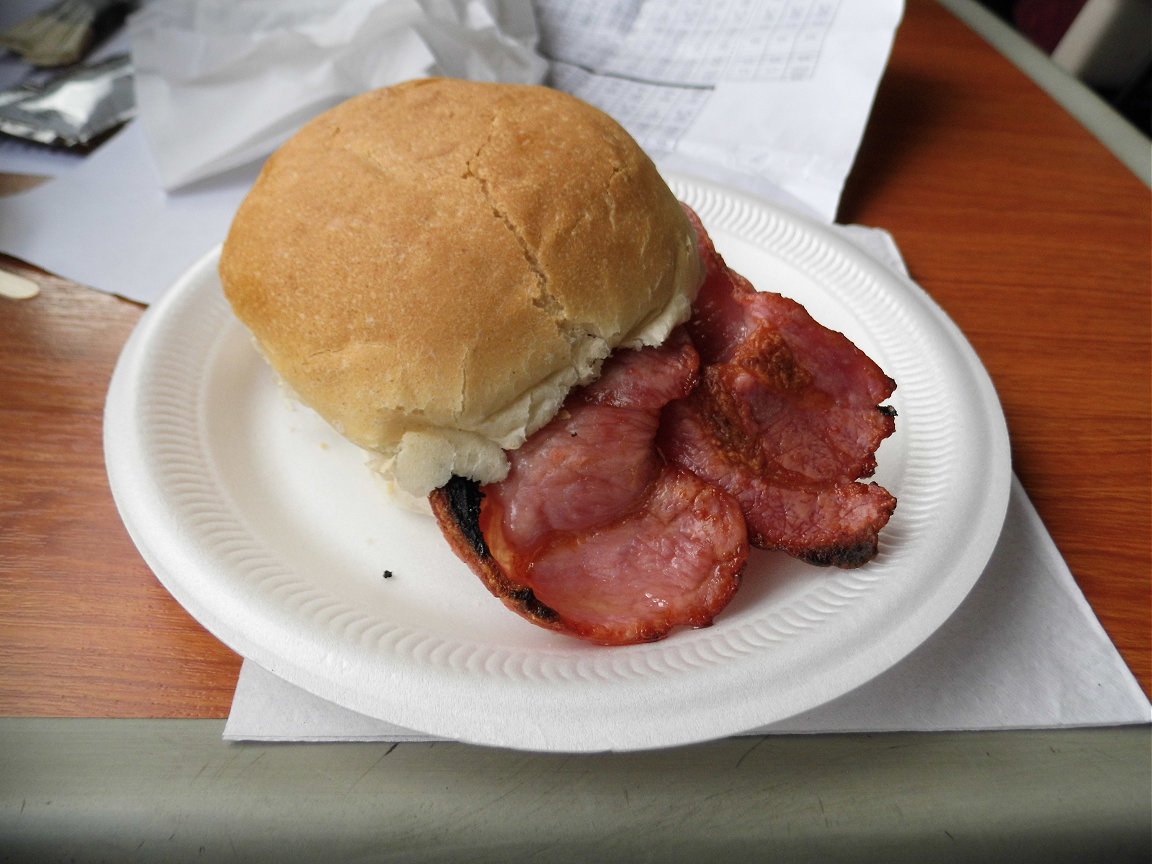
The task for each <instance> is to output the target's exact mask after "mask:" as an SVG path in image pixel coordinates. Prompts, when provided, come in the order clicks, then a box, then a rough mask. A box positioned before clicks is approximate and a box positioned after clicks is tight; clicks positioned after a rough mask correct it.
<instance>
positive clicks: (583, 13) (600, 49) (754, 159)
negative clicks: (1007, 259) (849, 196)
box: [537, 0, 904, 222]
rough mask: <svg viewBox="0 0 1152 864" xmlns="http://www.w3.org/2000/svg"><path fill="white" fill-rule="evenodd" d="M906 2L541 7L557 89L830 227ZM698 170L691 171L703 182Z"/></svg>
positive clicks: (671, 153) (657, 149)
mask: <svg viewBox="0 0 1152 864" xmlns="http://www.w3.org/2000/svg"><path fill="white" fill-rule="evenodd" d="M903 8H904V7H903V3H902V2H901V0H761V2H749V0H714V2H711V3H707V4H705V3H698V2H695V0H629V2H624V3H619V2H607V0H605V2H591V3H578V4H576V3H568V2H565V0H537V11H538V15H539V18H540V33H541V52H542V53H543V54H544V55H545V56H546V57H548V58H549V60H550V61H552V78H551V81H552V83H553V84H554V85H555V86H557V87H559V88H560V89H562V90H567V91H569V92H571V93H575V94H576V95H577V96H580V97H581V98H583V99H586V100H587V101H589V102H592V103H593V104H595V105H598V106H600V107H601V108H603V109H604V110H605V111H607V112H608V113H610V114H612V115H613V116H614V117H615V118H616V119H617V120H619V121H620V122H621V124H622V125H624V126H625V127H626V128H627V129H628V130H629V131H630V132H631V133H632V134H633V136H634V137H636V139H637V140H638V141H639V142H640V143H641V145H643V146H644V148H645V149H646V150H648V152H649V153H651V154H653V155H654V156H655V157H657V158H658V159H661V160H663V161H665V162H666V163H671V161H672V157H675V159H676V160H680V159H688V160H691V161H692V162H693V163H694V164H696V165H697V166H699V168H700V169H701V171H703V172H706V171H707V169H708V168H709V167H711V168H713V169H715V170H717V171H723V172H725V174H729V175H730V174H742V175H744V180H743V181H742V182H739V183H738V184H736V185H740V186H744V187H746V188H747V187H749V186H752V187H754V188H755V191H756V192H757V194H759V195H761V196H763V197H767V198H770V199H773V200H778V201H782V202H784V203H786V204H789V205H790V206H792V207H794V208H795V207H797V205H798V204H799V205H801V206H802V208H803V209H807V210H808V211H809V212H810V213H813V214H815V215H817V216H819V217H821V218H823V219H824V220H825V221H828V222H831V221H834V219H835V217H836V209H837V207H838V205H839V201H840V195H841V192H842V191H843V188H844V181H845V179H846V178H847V176H848V172H849V170H850V169H851V167H852V162H853V160H854V159H855V158H856V150H857V148H858V146H859V143H860V139H861V137H862V136H863V133H864V126H865V124H866V123H867V120H868V115H869V113H870V111H871V109H872V101H873V98H874V96H875V93H876V85H877V83H878V82H879V80H880V76H881V74H882V73H883V70H884V67H885V64H886V63H887V62H888V55H889V53H890V51H891V47H892V40H893V38H894V36H895V32H896V27H897V25H898V23H899V21H900V18H901V15H902V14H903ZM698 173H699V172H698Z"/></svg>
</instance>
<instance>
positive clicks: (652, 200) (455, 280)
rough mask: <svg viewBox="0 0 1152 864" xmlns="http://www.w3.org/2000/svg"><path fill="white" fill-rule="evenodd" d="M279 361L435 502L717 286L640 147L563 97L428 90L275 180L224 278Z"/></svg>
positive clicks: (338, 124) (488, 475) (348, 122)
mask: <svg viewBox="0 0 1152 864" xmlns="http://www.w3.org/2000/svg"><path fill="white" fill-rule="evenodd" d="M220 275H221V279H222V282H223V285H224V291H225V293H226V295H227V297H228V300H229V301H230V302H231V304H232V307H233V309H234V310H235V312H236V314H237V316H238V317H239V318H240V320H241V321H243V322H244V324H245V325H247V327H248V328H249V329H250V330H251V331H252V333H253V334H254V336H255V338H256V341H257V342H258V344H259V346H260V348H261V350H262V351H263V352H264V354H265V356H266V357H267V359H268V361H269V362H270V363H271V364H272V366H273V367H274V368H275V369H276V370H277V372H278V373H279V374H280V375H281V376H282V378H283V379H284V380H285V382H286V383H287V384H288V385H289V386H290V387H291V388H292V389H293V390H294V391H295V393H296V394H298V396H299V397H300V398H301V400H302V401H303V402H305V403H306V404H307V405H309V406H311V407H312V408H313V409H314V410H316V411H317V412H318V413H319V414H320V415H321V416H322V417H324V418H325V419H326V420H327V421H328V422H329V423H331V424H332V426H334V427H335V428H336V429H337V430H338V431H339V432H340V433H342V434H343V435H344V436H346V437H347V438H349V439H350V440H352V441H353V442H355V443H356V444H358V445H360V446H361V447H364V448H366V449H368V450H371V451H374V452H376V453H378V454H381V455H382V456H383V457H385V458H384V459H383V460H382V461H383V463H384V464H386V465H388V466H390V470H391V471H393V472H394V473H395V479H396V481H397V483H398V484H399V486H400V487H401V488H402V489H404V490H405V491H407V492H408V493H410V494H412V495H416V496H424V495H426V494H427V493H428V492H430V491H431V490H432V489H435V488H437V487H439V486H441V485H443V484H444V483H445V482H447V480H448V478H449V476H450V475H451V474H453V473H456V474H459V475H461V476H465V477H470V478H472V479H475V480H478V481H480V482H492V481H496V480H500V479H502V478H503V477H504V475H505V474H506V472H507V459H506V457H505V454H504V450H505V449H513V448H515V447H518V446H519V445H520V444H522V443H523V442H524V440H525V438H526V437H527V436H528V435H530V434H531V433H532V432H533V431H535V430H536V429H537V428H539V427H540V426H542V425H544V423H546V422H547V421H548V420H549V419H551V418H552V416H553V415H554V414H555V413H556V411H557V410H558V409H559V407H560V404H561V403H562V401H563V399H564V397H565V395H566V394H567V393H568V391H569V390H570V389H571V388H572V387H573V386H575V385H577V384H579V383H583V382H587V381H588V380H590V379H592V378H593V377H595V375H596V374H597V373H598V371H599V366H600V363H601V361H602V360H603V359H604V358H605V357H606V356H607V355H608V354H609V353H610V352H611V351H612V350H613V349H614V348H616V347H618V346H632V347H638V346H640V345H655V344H659V343H661V342H663V340H664V339H665V337H666V336H667V335H668V333H669V331H670V330H671V329H672V328H673V327H674V326H675V325H676V324H678V323H680V322H682V321H684V320H685V319H686V318H687V317H688V315H689V312H690V307H691V302H692V300H693V299H694V297H695V293H696V290H697V288H698V286H699V282H700V279H701V265H700V263H699V260H698V257H697V252H696V242H695V237H694V234H693V230H692V228H691V226H690V225H689V223H688V220H687V219H686V217H685V214H684V212H683V210H682V208H681V207H680V205H679V203H678V202H677V201H676V199H675V197H674V196H673V194H672V192H671V191H670V190H669V189H668V187H667V185H666V184H665V182H664V181H663V179H662V178H661V177H660V175H659V173H658V172H657V170H656V168H655V167H654V165H653V164H652V162H651V161H650V160H649V159H648V157H647V156H646V155H645V154H644V153H643V152H642V151H641V150H640V148H639V147H638V146H637V144H636V143H635V142H634V141H633V140H632V138H631V137H630V136H629V135H628V134H627V133H626V132H625V131H624V130H623V129H622V128H621V127H620V126H619V125H618V124H617V123H616V122H615V121H613V120H612V119H611V118H609V117H608V116H607V115H606V114H604V113H602V112H601V111H599V110H597V109H595V108H593V107H591V106H590V105H588V104H586V103H584V102H581V101H579V100H577V99H575V98H574V97H571V96H568V95H566V94H564V93H562V92H559V91H556V90H552V89H549V88H545V87H533V86H524V85H505V84H482V83H475V82H468V81H462V80H455V79H426V80H420V81H414V82H408V83H405V84H402V85H398V86H395V87H390V88H386V89H383V90H377V91H373V92H370V93H366V94H363V95H361V96H358V97H355V98H353V99H351V100H349V101H347V102H345V103H343V104H341V105H339V106H337V107H336V108H334V109H332V110H330V111H328V112H327V113H325V114H323V115H321V116H320V117H318V118H316V119H315V120H313V121H312V122H310V123H309V124H308V125H307V126H305V127H304V128H303V129H302V130H301V131H300V132H299V133H298V134H297V135H296V136H295V137H293V138H292V139H291V140H289V141H288V142H287V143H286V144H285V145H284V146H283V147H281V148H280V150H278V151H277V152H276V153H275V154H274V155H273V156H272V157H271V158H270V159H269V161H268V162H267V164H266V166H265V167H264V170H263V172H262V173H261V175H260V178H259V180H258V181H257V183H256V184H255V186H254V187H253V189H252V191H251V193H250V194H249V195H248V197H247V198H246V199H245V201H244V203H243V205H242V206H241V207H240V209H239V211H238V213H237V215H236V217H235V220H234V222H233V224H232V227H231V230H230V232H229V235H228V238H227V240H226V242H225V244H224V249H223V254H222V257H221V262H220Z"/></svg>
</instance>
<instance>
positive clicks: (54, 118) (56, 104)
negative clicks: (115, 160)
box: [0, 54, 136, 150]
mask: <svg viewBox="0 0 1152 864" xmlns="http://www.w3.org/2000/svg"><path fill="white" fill-rule="evenodd" d="M135 113H136V96H135V92H134V90H133V86H132V61H131V59H130V58H129V57H128V55H126V54H121V55H117V56H115V57H109V58H107V59H106V60H102V61H100V62H98V63H91V64H85V65H80V66H74V67H72V68H71V69H69V71H68V72H66V73H64V74H62V75H58V76H56V77H54V78H51V79H49V80H47V81H45V82H43V83H37V84H25V85H23V86H21V87H17V88H14V89H11V90H5V91H0V132H3V133H4V134H7V135H12V136H14V137H17V138H22V139H24V140H26V141H35V142H37V143H39V144H47V145H50V146H53V147H64V148H68V149H76V150H86V149H89V148H91V147H92V146H93V145H94V144H96V143H98V142H99V141H100V140H102V139H103V137H104V136H105V135H107V134H109V133H111V132H112V131H114V130H115V129H117V128H119V127H120V126H121V125H123V124H124V123H126V122H127V121H128V120H130V119H131V118H132V117H133V116H134V115H135Z"/></svg>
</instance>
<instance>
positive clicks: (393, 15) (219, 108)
mask: <svg viewBox="0 0 1152 864" xmlns="http://www.w3.org/2000/svg"><path fill="white" fill-rule="evenodd" d="M129 35H130V39H131V45H132V58H133V62H134V64H135V67H136V98H137V103H138V105H139V118H140V122H141V123H142V125H143V127H144V131H145V134H146V136H147V139H148V142H149V148H150V150H151V153H152V156H153V159H154V160H155V162H156V166H157V169H158V170H159V174H160V178H161V182H162V183H163V185H164V187H165V188H167V189H170V190H171V189H175V188H177V187H181V186H185V185H187V184H189V183H192V182H195V181H197V180H201V179H204V178H206V177H210V176H212V175H215V174H219V173H221V172H223V171H226V170H228V169H230V168H235V167H237V166H240V165H244V164H247V163H249V162H251V161H253V160H255V159H259V158H262V157H264V156H266V155H267V154H269V153H270V152H272V150H274V149H275V148H276V147H278V146H279V145H280V144H281V143H283V142H284V141H285V140H286V139H287V138H288V137H290V136H291V135H292V134H293V133H294V132H295V131H296V130H297V129H298V128H299V127H300V126H301V125H302V124H303V123H304V122H306V121H307V120H308V119H310V118H311V117H313V116H315V115H316V114H319V113H320V112H322V111H324V110H325V109H327V108H329V107H331V106H333V105H335V104H337V103H338V102H341V101H343V100H344V99H347V98H349V97H350V96H354V95H355V94H357V93H361V92H364V91H366V90H371V89H374V88H377V87H383V86H386V85H388V84H394V83H396V82H399V81H404V80H407V79H410V78H419V77H424V76H428V75H434V74H444V75H452V76H456V77H467V78H474V79H478V80H502V81H515V82H522V83H538V82H540V81H542V80H543V78H544V75H545V72H546V68H547V67H546V64H545V62H544V61H543V59H541V58H540V57H539V56H538V55H537V54H536V51H535V43H536V26H535V18H534V16H533V12H532V6H531V3H530V0H344V2H338V3H334V2H330V0H244V2H235V0H158V2H155V3H150V4H147V5H145V6H144V7H143V9H142V10H141V11H140V12H139V13H137V14H136V15H134V16H133V17H132V18H131V20H130V22H129Z"/></svg>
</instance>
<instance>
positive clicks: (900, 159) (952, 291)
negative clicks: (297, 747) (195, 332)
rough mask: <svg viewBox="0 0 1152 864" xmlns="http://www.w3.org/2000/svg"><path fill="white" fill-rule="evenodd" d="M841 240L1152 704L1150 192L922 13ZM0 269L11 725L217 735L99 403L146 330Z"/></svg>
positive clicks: (192, 626)
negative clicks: (117, 480)
mask: <svg viewBox="0 0 1152 864" xmlns="http://www.w3.org/2000/svg"><path fill="white" fill-rule="evenodd" d="M839 221H842V222H848V223H861V224H866V225H874V226H880V227H883V228H886V229H888V230H889V231H891V232H892V234H893V235H894V236H895V238H896V240H897V241H898V243H899V245H900V247H901V249H902V251H903V253H904V255H905V258H906V260H907V262H908V265H909V267H910V269H911V271H912V274H913V276H914V278H915V279H916V280H917V281H918V282H919V284H920V285H922V286H923V287H924V288H925V289H926V290H927V291H928V293H929V294H931V295H932V296H933V297H934V298H935V299H936V300H937V301H938V302H939V303H940V305H941V306H943V308H944V309H945V310H946V311H947V312H948V313H949V314H950V315H951V316H952V317H953V319H954V320H955V321H956V322H957V324H958V325H959V326H960V327H961V329H962V330H963V331H964V332H965V333H966V334H967V336H968V338H969V339H970V340H971V342H972V343H973V345H974V346H975V348H976V350H977V351H978V353H979V354H980V356H981V357H982V358H983V360H984V362H985V364H986V366H987V368H988V370H989V372H990V373H991V376H992V378H993V380H994V382H995V384H996V387H997V388H998V391H999V393H1000V397H1001V399H1002V402H1003V406H1004V411H1005V414H1006V415H1007V420H1008V425H1009V431H1010V435H1011V439H1012V450H1013V458H1014V463H1015V470H1016V472H1017V474H1018V476H1019V477H1020V479H1021V480H1022V482H1023V485H1024V487H1025V488H1026V490H1027V491H1028V493H1029V495H1030V496H1031V498H1032V500H1033V502H1034V503H1035V505H1036V508H1037V510H1038V511H1039V513H1040V515H1041V517H1042V518H1043V520H1044V522H1045V523H1046V525H1047V527H1048V529H1049V530H1050V532H1051V534H1052V536H1053V537H1054V539H1055V541H1056V544H1057V546H1058V547H1059V549H1060V550H1061V552H1062V553H1063V554H1064V556H1065V557H1066V559H1067V561H1068V563H1069V565H1070V567H1071V570H1072V572H1073V574H1074V575H1075V578H1076V580H1077V582H1078V583H1079V585H1080V587H1081V588H1082V589H1083V591H1084V594H1085V595H1086V597H1087V598H1088V601H1089V602H1090V603H1091V605H1092V608H1093V609H1094V610H1095V611H1096V613H1097V615H1098V616H1099V618H1100V620H1101V622H1102V623H1103V625H1104V627H1105V629H1106V630H1107V632H1108V633H1109V635H1110V636H1111V637H1112V639H1113V641H1114V642H1115V644H1116V645H1117V647H1118V648H1119V650H1120V652H1121V653H1122V655H1123V657H1124V658H1125V660H1126V661H1127V662H1128V664H1129V665H1130V667H1131V669H1132V670H1133V672H1134V673H1135V675H1136V677H1137V678H1138V679H1139V681H1140V683H1141V685H1142V686H1143V688H1144V690H1145V692H1149V691H1150V690H1152V666H1150V663H1152V656H1150V639H1152V627H1150V596H1152V591H1150V578H1152V576H1150V574H1152V561H1150V513H1152V511H1150V490H1152V474H1150V453H1152V441H1150V429H1152V415H1150V392H1152V388H1150V369H1152V354H1150V349H1152V332H1150V285H1152V272H1150V251H1149V249H1150V247H1149V240H1150V237H1152V231H1150V228H1152V225H1150V207H1149V190H1148V188H1147V187H1146V186H1145V185H1144V184H1143V183H1142V182H1141V181H1140V180H1138V179H1137V178H1136V177H1134V176H1133V175H1132V174H1131V173H1130V172H1129V171H1128V170H1127V169H1126V168H1125V167H1123V166H1122V165H1121V164H1120V163H1119V162H1118V161H1117V160H1116V159H1115V158H1114V157H1113V156H1112V155H1111V154H1110V153H1109V152H1108V151H1107V150H1106V149H1105V148H1104V147H1103V146H1102V145H1101V144H1100V143H1099V142H1098V141H1097V140H1096V139H1095V138H1094V137H1093V136H1092V135H1090V134H1089V133H1088V132H1086V131H1085V130H1084V129H1083V128H1082V127H1081V126H1080V125H1079V124H1078V123H1077V122H1076V121H1075V120H1074V119H1072V118H1071V117H1070V116H1068V114H1066V113H1065V111H1064V110H1063V109H1061V108H1060V107H1059V106H1058V105H1056V104H1055V103H1054V102H1053V101H1052V100H1051V99H1050V98H1049V97H1048V96H1046V95H1045V94H1044V93H1043V92H1041V90H1040V89H1039V88H1038V87H1037V86H1036V85H1035V84H1033V83H1032V82H1031V81H1030V80H1029V79H1028V78H1026V77H1025V76H1024V75H1022V74H1021V73H1020V72H1019V71H1018V70H1017V69H1015V68H1014V67H1013V66H1012V65H1011V64H1010V63H1009V62H1008V61H1007V60H1005V59H1004V58H1003V57H1001V56H1000V55H999V54H997V53H996V52H995V51H994V50H992V49H991V48H990V47H989V46H988V45H987V44H986V43H985V42H984V41H983V40H982V39H980V38H979V37H978V36H977V35H975V34H974V33H973V32H971V31H970V30H969V29H967V28H966V27H965V26H964V25H962V24H961V23H959V22H958V21H957V20H956V19H954V18H953V17H952V16H951V14H950V13H949V12H947V11H946V10H945V9H943V8H941V7H940V6H938V5H936V4H935V3H931V2H926V0H920V2H917V0H913V2H910V4H909V6H908V9H907V12H906V17H905V21H904V23H903V25H902V26H901V29H900V31H899V33H898V38H897V41H896V44H895V47H894V50H893V54H892V58H891V62H890V65H889V68H888V71H887V74H886V76H885V78H884V80H883V82H882V84H881V87H880V90H879V94H878V97H877V101H876V105H875V110H874V112H873V115H872V119H871V122H870V125H869V127H868V130H867V133H866V135H865V138H864V142H863V146H862V148H861V151H860V154H859V158H858V160H857V163H856V166H855V169H854V171H853V173H852V176H851V177H850V179H849V182H848V185H847V189H846V191H845V194H844V198H843V205H842V207H841V211H840V220H839ZM0 264H3V266H5V267H7V268H9V269H13V270H15V271H18V272H21V273H24V274H25V275H29V276H31V278H33V279H35V280H36V281H38V282H39V283H40V285H41V287H42V291H41V293H40V295H39V296H38V297H36V298H34V299H32V300H27V301H9V300H3V299H0V369H2V370H3V377H2V379H0V382H2V383H0V441H3V442H4V447H5V450H6V452H5V457H4V459H3V460H0V659H2V662H0V717H59V718H87V717H97V718H191V719H196V718H199V719H205V718H222V717H224V716H226V715H227V712H228V710H229V704H230V700H231V696H232V691H233V688H234V684H235V681H236V676H237V672H238V670H239V667H240V658H239V657H237V656H236V655H235V654H234V653H233V652H231V651H230V650H229V649H227V648H225V647H223V646H222V645H221V644H220V643H219V642H217V641H216V640H215V639H214V638H213V637H212V636H210V635H209V634H207V633H206V632H205V631H204V630H203V629H202V628H201V627H200V626H199V625H198V624H197V623H196V622H195V621H194V620H192V619H191V618H190V617H189V616H188V614H187V613H185V612H184V610H183V609H182V608H181V607H180V606H179V605H177V604H176V603H175V602H174V601H173V600H172V599H171V598H170V597H169V595H168V594H167V593H166V592H165V590H164V589H163V588H161V587H160V585H159V584H158V583H157V581H156V580H155V578H154V577H153V576H152V574H151V573H150V572H149V570H148V568H147V566H145V564H144V563H143V561H142V560H141V558H140V556H139V554H138V553H137V552H136V550H135V548H134V547H133V545H132V543H131V542H130V540H129V538H128V535H127V534H126V532H125V529H124V528H123V526H122V525H121V522H120V519H119V517H118V515H117V512H116V509H115V507H114V505H113V502H112V499H111V495H110V493H109V490H108V484H107V481H106V477H105V473H104V464H103V454H102V445H101V431H102V422H101V412H102V408H103V402H104V396H105V391H106V387H107V384H108V381H109V377H110V375H111V371H112V367H113V364H114V362H115V360H116V357H117V355H118V353H119V351H120V349H121V346H122V345H123V343H124V341H125V339H126V338H127V336H128V334H129V332H130V331H131V329H132V327H133V325H134V324H135V323H136V322H137V320H138V319H139V318H140V315H141V311H142V310H141V308H140V307H138V306H136V305H134V304H132V303H128V302H126V301H123V300H120V299H117V298H115V297H111V296H107V295H104V294H101V293H97V292H95V291H93V290H90V289H88V288H85V287H82V286H79V285H76V284H72V283H70V282H68V281H67V280H63V279H60V278H56V277H53V276H51V275H47V274H44V273H42V272H40V271H37V270H36V269H34V268H31V267H29V266H27V265H24V264H22V263H20V262H16V261H14V260H12V259H5V260H3V261H0ZM974 470H979V469H978V467H976V468H974ZM217 740H218V739H217ZM941 789H942V793H941V794H944V790H943V787H941ZM940 860H943V859H940Z"/></svg>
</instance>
